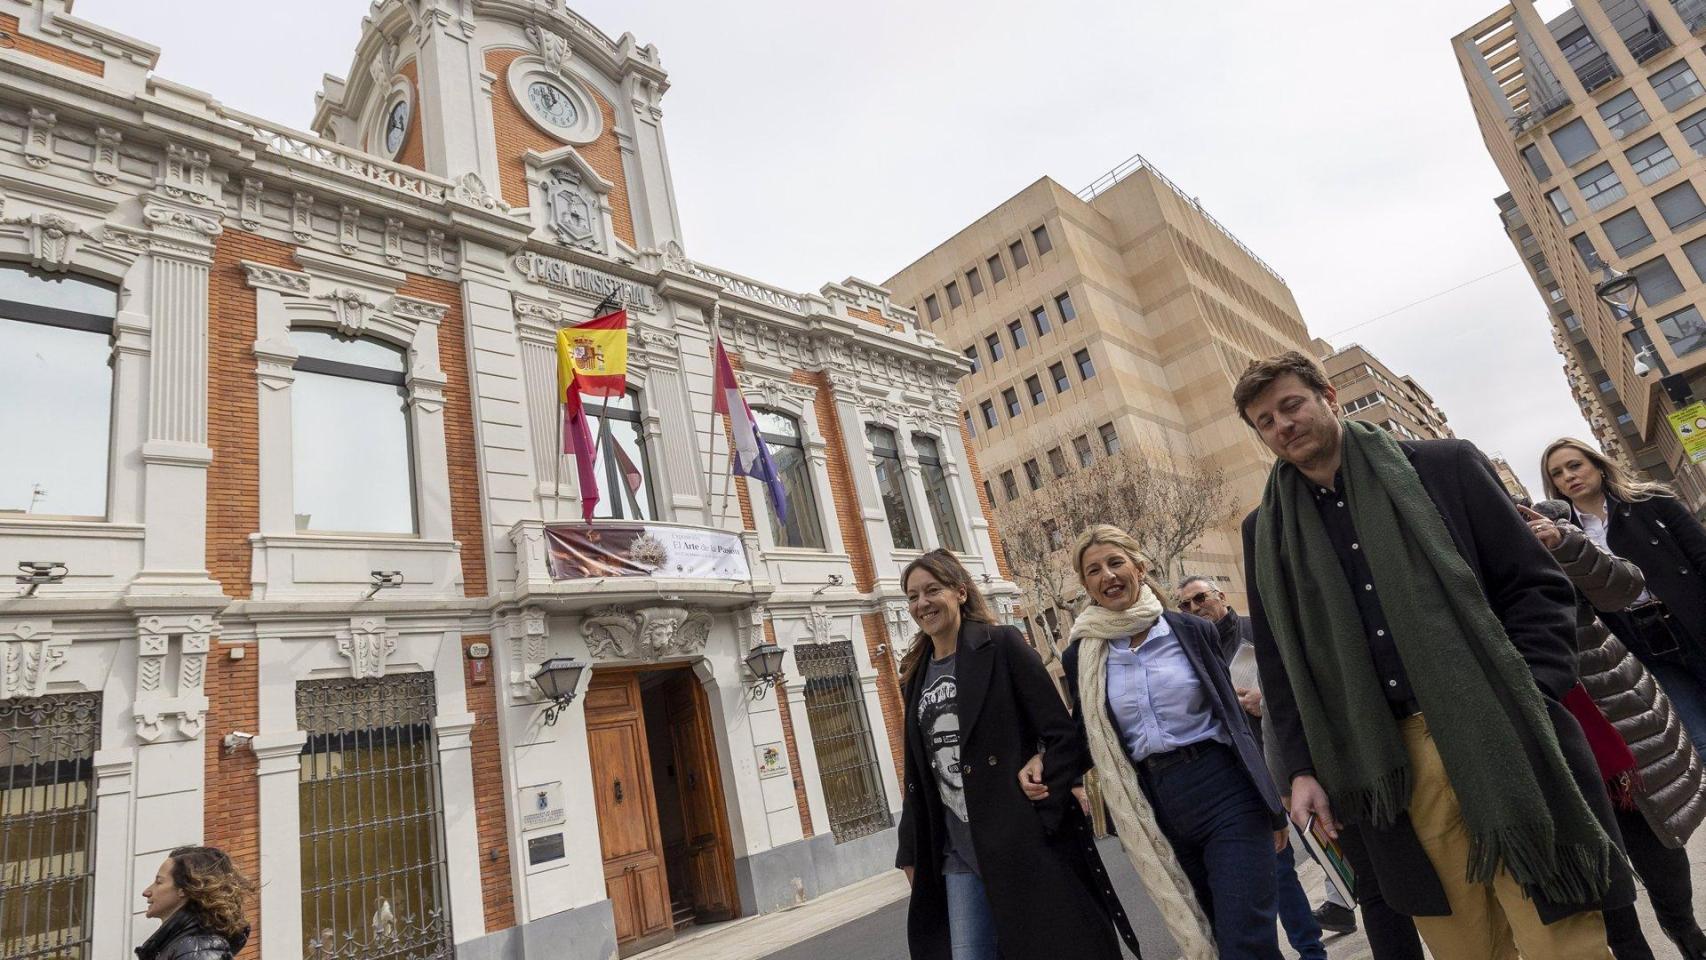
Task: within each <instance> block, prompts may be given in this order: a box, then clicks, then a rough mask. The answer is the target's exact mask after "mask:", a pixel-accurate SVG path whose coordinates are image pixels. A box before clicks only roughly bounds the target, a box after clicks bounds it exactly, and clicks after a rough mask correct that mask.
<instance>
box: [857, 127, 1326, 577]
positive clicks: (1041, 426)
mask: <svg viewBox="0 0 1706 960" xmlns="http://www.w3.org/2000/svg"><path fill="white" fill-rule="evenodd" d="M885 286H887V287H888V288H889V289H890V290H891V291H892V292H893V296H894V300H895V302H896V303H901V304H907V305H909V306H913V307H916V308H917V310H918V312H919V317H920V322H921V323H922V324H923V325H924V326H925V328H926V329H928V330H930V331H932V332H934V333H936V334H937V335H938V336H940V337H941V338H942V339H943V340H944V341H946V342H947V343H948V344H949V345H951V346H953V347H954V348H955V349H956V350H959V351H960V352H962V353H963V354H964V355H965V356H966V357H967V358H968V359H970V360H971V361H972V362H973V364H975V369H973V371H972V372H971V373H970V374H968V375H967V376H966V377H965V378H964V379H963V380H962V381H961V383H960V390H961V392H962V394H963V395H964V397H965V410H964V417H965V424H966V429H967V431H968V432H969V433H970V435H971V437H972V441H973V444H974V446H975V448H976V450H977V455H978V459H979V461H980V463H981V464H982V467H983V473H984V476H985V478H986V485H987V487H988V494H989V496H990V497H991V498H992V500H993V501H994V502H996V503H1006V502H1008V501H1011V500H1014V499H1017V498H1020V497H1022V496H1024V495H1025V494H1026V493H1028V492H1029V491H1031V490H1034V489H1038V488H1040V487H1041V486H1042V485H1044V484H1046V483H1048V482H1050V480H1051V478H1053V477H1055V476H1058V475H1060V474H1062V473H1064V472H1065V471H1067V470H1071V469H1076V468H1077V467H1078V466H1079V465H1082V464H1088V463H1090V462H1092V461H1093V460H1094V459H1096V458H1098V457H1102V456H1105V455H1106V454H1107V453H1109V452H1110V451H1113V450H1117V449H1119V448H1120V446H1121V445H1125V444H1139V445H1141V446H1142V447H1143V448H1144V449H1146V450H1153V451H1155V453H1156V455H1157V456H1158V457H1162V456H1166V457H1183V456H1198V457H1204V458H1207V459H1210V460H1211V461H1212V462H1214V463H1215V464H1216V465H1218V466H1219V467H1221V468H1222V469H1223V470H1224V471H1225V473H1226V476H1227V477H1228V479H1229V482H1230V487H1231V492H1232V494H1233V495H1234V496H1235V497H1236V498H1237V499H1238V501H1239V503H1240V505H1241V506H1242V507H1243V508H1249V507H1251V506H1253V505H1254V504H1255V503H1256V502H1257V500H1258V499H1259V496H1260V487H1261V483H1262V480H1263V479H1264V477H1265V476H1266V474H1267V470H1268V465H1269V463H1270V462H1271V460H1272V458H1271V456H1270V455H1269V453H1268V451H1267V449H1266V448H1265V447H1263V446H1262V444H1261V442H1260V441H1259V440H1258V439H1257V437H1256V435H1255V434H1254V433H1253V432H1252V431H1251V430H1250V429H1249V428H1248V427H1247V426H1245V425H1244V423H1243V422H1242V421H1241V420H1240V419H1239V417H1238V414H1237V412H1236V411H1235V410H1234V409H1233V408H1232V401H1231V397H1232V386H1233V384H1234V382H1236V380H1237V377H1238V375H1239V374H1240V373H1241V372H1243V370H1244V367H1245V366H1246V365H1247V364H1248V363H1249V362H1250V360H1251V359H1252V358H1255V357H1265V356H1271V355H1273V354H1276V353H1279V352H1281V351H1284V350H1307V349H1308V344H1309V339H1310V338H1309V333H1308V331H1307V330H1306V329H1305V327H1304V323H1303V318H1302V317H1301V316H1300V314H1299V312H1298V309H1297V302H1296V301H1295V300H1294V299H1293V298H1292V295H1291V290H1290V289H1289V288H1287V287H1286V284H1285V280H1284V279H1282V278H1281V277H1280V275H1279V274H1278V273H1276V272H1275V271H1274V270H1273V268H1272V267H1270V266H1268V265H1267V264H1266V263H1264V262H1263V261H1262V260H1261V259H1260V258H1259V257H1257V256H1256V255H1255V254H1254V253H1252V252H1251V251H1250V250H1249V248H1247V247H1246V246H1244V244H1242V243H1240V242H1239V241H1238V239H1237V238H1236V237H1234V236H1233V235H1232V233H1231V232H1230V231H1228V230H1227V229H1226V228H1225V227H1224V226H1222V225H1221V224H1220V223H1219V222H1218V221H1216V220H1215V219H1214V218H1213V217H1212V216H1210V215H1209V214H1208V212H1207V211H1205V210H1203V209H1202V207H1200V206H1199V205H1198V204H1197V203H1196V202H1195V201H1194V200H1192V199H1191V198H1190V197H1189V196H1188V195H1187V194H1185V193H1184V192H1183V191H1181V190H1180V189H1179V188H1178V187H1177V186H1175V185H1174V184H1173V183H1172V181H1170V180H1168V179H1167V178H1166V177H1165V176H1163V175H1162V174H1161V173H1160V172H1159V171H1157V170H1156V169H1155V168H1154V167H1153V166H1151V165H1150V164H1149V163H1148V162H1147V161H1145V160H1144V159H1143V158H1142V157H1133V158H1132V159H1131V160H1129V161H1127V162H1126V163H1124V164H1122V165H1121V166H1119V167H1117V168H1115V169H1114V170H1113V171H1110V172H1109V173H1108V174H1107V175H1106V176H1104V177H1102V178H1101V179H1100V180H1098V181H1097V182H1096V183H1095V184H1093V185H1091V186H1090V187H1088V188H1086V189H1084V190H1083V191H1080V192H1078V193H1073V192H1072V191H1070V190H1068V189H1066V188H1065V187H1063V186H1061V185H1060V184H1059V183H1056V182H1055V181H1054V180H1051V179H1049V178H1047V177H1044V178H1043V179H1041V180H1038V181H1037V182H1035V183H1033V184H1031V185H1030V186H1028V187H1026V188H1025V189H1024V190H1021V191H1020V192H1019V193H1018V194H1017V195H1016V196H1014V197H1012V198H1011V199H1009V200H1007V201H1006V202H1005V203H1002V204H1001V205H1000V206H998V207H996V208H995V209H993V210H991V211H990V212H989V213H987V214H985V215H984V216H982V217H981V218H979V219H978V220H977V221H976V222H974V223H972V224H971V225H969V226H967V227H966V228H965V229H963V230H961V231H959V232H958V233H956V234H954V235H953V236H952V237H950V238H948V239H947V240H946V241H944V242H943V243H942V244H941V245H940V246H937V247H936V248H935V249H933V250H931V251H930V252H929V253H926V254H925V255H924V256H922V257H920V258H919V259H918V260H917V261H915V262H913V263H912V264H911V265H910V266H908V267H906V268H905V269H903V270H901V271H900V272H899V273H897V274H895V275H894V276H893V277H891V278H889V280H888V281H887V283H886V284H885ZM1240 515H1241V514H1240ZM1236 527H1237V524H1236V520H1235V521H1233V522H1231V523H1229V524H1227V525H1226V526H1224V527H1223V528H1221V529H1219V530H1217V531H1215V532H1213V533H1212V534H1211V535H1210V536H1208V537H1207V538H1206V539H1205V540H1204V541H1203V542H1202V543H1201V544H1200V546H1199V547H1198V550H1197V552H1196V553H1195V554H1188V555H1187V558H1186V560H1187V563H1188V564H1189V566H1190V569H1192V570H1194V571H1200V572H1203V573H1208V574H1212V575H1214V576H1218V577H1224V578H1225V580H1226V582H1227V583H1228V584H1229V587H1230V591H1231V592H1239V593H1241V592H1242V584H1243V570H1242V563H1241V560H1240V552H1241V551H1240V549H1239V545H1238V540H1237V529H1236Z"/></svg>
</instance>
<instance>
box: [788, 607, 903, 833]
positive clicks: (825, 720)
mask: <svg viewBox="0 0 1706 960" xmlns="http://www.w3.org/2000/svg"><path fill="white" fill-rule="evenodd" d="M794 662H795V663H797V664H799V669H800V675H801V676H802V677H804V678H805V681H806V690H805V695H806V719H807V720H808V721H809V722H810V723H811V728H812V746H813V748H814V749H815V750H816V751H817V767H818V775H819V776H820V777H821V778H822V780H823V797H824V801H825V802H826V803H827V804H828V805H829V827H830V831H831V832H832V833H833V834H834V835H835V842H836V843H845V842H847V841H848V840H855V839H858V838H859V837H863V836H868V835H870V834H873V833H877V832H879V831H882V830H886V829H888V828H889V827H890V826H891V825H892V824H893V823H894V818H893V817H892V816H891V815H890V814H889V805H888V798H887V796H886V795H885V794H884V793H883V778H882V774H881V773H880V772H879V771H878V769H877V747H876V744H875V743H874V742H873V741H872V739H871V725H870V723H869V722H868V720H867V719H866V716H865V696H864V691H863V690H862V689H861V686H860V683H859V668H858V663H857V661H855V660H854V658H853V644H852V643H850V642H848V641H846V640H837V641H835V642H833V643H804V644H800V645H799V646H796V647H795V648H794Z"/></svg>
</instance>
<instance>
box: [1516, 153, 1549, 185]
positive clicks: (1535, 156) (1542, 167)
mask: <svg viewBox="0 0 1706 960" xmlns="http://www.w3.org/2000/svg"><path fill="white" fill-rule="evenodd" d="M1522 159H1524V160H1526V161H1527V162H1528V169H1529V170H1530V171H1531V172H1533V174H1534V180H1535V182H1536V183H1545V182H1546V181H1547V180H1550V179H1552V168H1551V167H1548V166H1547V165H1546V157H1545V156H1544V155H1542V154H1541V152H1540V148H1539V147H1537V146H1535V145H1534V144H1532V143H1531V144H1529V145H1528V146H1526V147H1523V148H1522Z"/></svg>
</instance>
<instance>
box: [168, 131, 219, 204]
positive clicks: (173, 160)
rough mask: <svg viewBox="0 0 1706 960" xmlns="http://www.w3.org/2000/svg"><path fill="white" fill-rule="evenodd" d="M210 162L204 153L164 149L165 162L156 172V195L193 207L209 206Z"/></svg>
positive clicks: (205, 152)
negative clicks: (192, 204) (159, 193)
mask: <svg viewBox="0 0 1706 960" xmlns="http://www.w3.org/2000/svg"><path fill="white" fill-rule="evenodd" d="M210 161H211V158H210V157H209V156H208V154H207V151H205V150H191V149H189V148H187V147H181V146H179V145H177V144H175V143H171V144H167V145H166V162H165V164H164V165H163V166H162V167H161V171H160V182H159V189H160V192H161V193H163V194H165V195H166V196H168V197H171V198H172V199H173V200H184V201H187V202H189V203H194V204H209V203H212V202H213V197H212V190H211V188H210V186H209V181H208V177H207V167H208V163H209V162H210Z"/></svg>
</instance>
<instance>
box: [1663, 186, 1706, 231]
mask: <svg viewBox="0 0 1706 960" xmlns="http://www.w3.org/2000/svg"><path fill="white" fill-rule="evenodd" d="M1653 206H1655V207H1658V208H1659V216H1661V217H1664V218H1665V223H1666V224H1668V225H1669V226H1670V228H1671V229H1672V230H1681V229H1683V228H1684V227H1687V226H1689V225H1690V224H1693V223H1694V222H1695V221H1697V220H1699V219H1700V218H1701V217H1703V216H1706V204H1703V203H1701V202H1700V193H1699V192H1698V191H1697V190H1695V189H1694V184H1692V183H1686V182H1685V183H1679V184H1677V185H1676V186H1674V187H1671V188H1670V189H1669V190H1666V191H1665V192H1664V193H1661V194H1658V195H1657V196H1655V197H1653Z"/></svg>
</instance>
